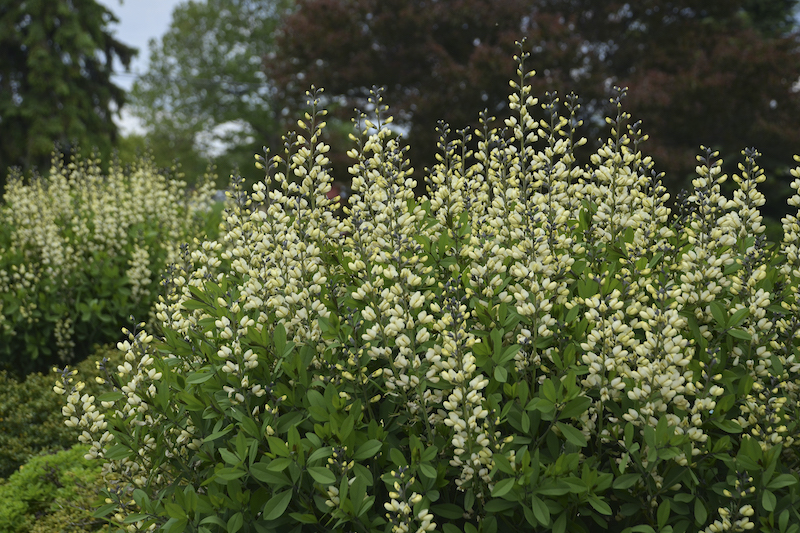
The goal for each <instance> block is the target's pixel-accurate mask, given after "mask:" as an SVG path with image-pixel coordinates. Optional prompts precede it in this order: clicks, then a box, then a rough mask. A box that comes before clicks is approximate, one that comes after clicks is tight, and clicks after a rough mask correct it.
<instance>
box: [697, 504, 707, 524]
mask: <svg viewBox="0 0 800 533" xmlns="http://www.w3.org/2000/svg"><path fill="white" fill-rule="evenodd" d="M706 518H708V511H707V510H706V505H705V504H704V503H703V500H701V499H700V498H695V500H694V520H695V523H696V524H698V525H701V526H702V525H703V524H705V523H706Z"/></svg>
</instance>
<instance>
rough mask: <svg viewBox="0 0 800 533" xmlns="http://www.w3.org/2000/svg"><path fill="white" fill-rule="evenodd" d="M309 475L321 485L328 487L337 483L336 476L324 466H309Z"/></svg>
mask: <svg viewBox="0 0 800 533" xmlns="http://www.w3.org/2000/svg"><path fill="white" fill-rule="evenodd" d="M308 473H309V474H311V477H312V478H314V481H316V482H317V483H319V484H321V485H326V486H327V485H333V484H334V483H336V476H334V475H333V472H331V471H330V470H328V469H327V468H325V467H324V466H309V467H308Z"/></svg>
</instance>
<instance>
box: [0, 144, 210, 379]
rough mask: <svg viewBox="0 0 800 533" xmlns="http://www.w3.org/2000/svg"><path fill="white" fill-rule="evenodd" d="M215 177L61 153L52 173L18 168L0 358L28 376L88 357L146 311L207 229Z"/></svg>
mask: <svg viewBox="0 0 800 533" xmlns="http://www.w3.org/2000/svg"><path fill="white" fill-rule="evenodd" d="M212 183H213V178H212V177H211V176H207V177H206V179H205V181H203V182H201V183H200V184H199V187H198V188H197V189H195V190H194V191H191V192H188V191H186V187H185V183H184V182H183V181H181V180H180V179H170V177H168V176H167V175H166V174H164V173H162V172H159V171H157V170H156V169H155V168H154V167H153V164H152V162H151V161H149V160H147V159H141V160H139V161H138V162H137V163H135V164H134V165H133V166H131V167H127V168H123V167H122V165H121V163H119V162H116V163H114V164H112V167H111V169H110V171H109V172H108V173H107V174H106V173H104V172H103V171H102V170H101V168H100V161H99V160H98V159H95V158H88V159H80V158H77V157H74V156H73V157H72V158H71V161H70V162H69V163H65V162H64V161H63V159H62V158H61V157H60V156H54V159H53V167H52V169H51V171H50V175H49V176H48V177H45V178H41V179H38V180H34V181H33V182H32V183H30V184H27V185H26V184H24V183H23V181H22V178H21V177H20V176H19V175H18V174H16V175H15V174H12V175H11V178H10V180H9V183H8V189H7V191H6V194H5V196H4V200H5V205H3V206H2V207H0V366H2V367H4V368H7V369H8V370H11V371H13V372H15V373H17V374H19V375H24V374H26V373H28V372H31V371H35V370H47V369H49V368H50V367H51V366H52V365H53V364H54V363H56V362H59V363H61V364H63V363H65V362H73V361H77V360H81V359H83V358H85V357H86V356H87V355H88V354H89V353H91V350H92V349H93V348H94V345H95V344H96V343H105V342H110V341H114V340H118V339H119V328H120V325H121V324H123V323H125V321H127V320H129V317H130V316H131V315H133V316H138V317H142V318H147V317H148V316H149V315H150V310H151V308H152V304H153V302H154V301H155V299H156V297H157V295H158V293H159V286H160V282H161V272H162V271H163V269H164V268H165V266H166V265H167V264H170V263H173V262H176V261H178V259H179V252H180V243H186V242H189V241H191V240H192V239H194V238H195V237H204V233H203V230H204V229H205V227H206V221H207V218H208V213H209V211H210V209H211V205H212V203H213V201H212V198H211V197H212V194H213V188H212Z"/></svg>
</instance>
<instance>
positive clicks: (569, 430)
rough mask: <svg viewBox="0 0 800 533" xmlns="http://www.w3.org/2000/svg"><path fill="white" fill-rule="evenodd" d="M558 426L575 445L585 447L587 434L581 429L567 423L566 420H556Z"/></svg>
mask: <svg viewBox="0 0 800 533" xmlns="http://www.w3.org/2000/svg"><path fill="white" fill-rule="evenodd" d="M556 426H558V429H560V430H561V433H562V434H563V435H564V438H566V439H567V441H569V442H571V443H572V444H574V445H575V446H578V447H580V448H583V447H584V446H586V436H585V435H584V434H583V433H581V431H580V430H579V429H577V428H575V427H573V426H570V425H568V424H565V423H564V422H556Z"/></svg>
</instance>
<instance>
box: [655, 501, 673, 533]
mask: <svg viewBox="0 0 800 533" xmlns="http://www.w3.org/2000/svg"><path fill="white" fill-rule="evenodd" d="M669 511H670V501H669V499H665V500H664V501H662V502H661V504H660V505H659V506H658V513H656V519H657V520H658V529H664V526H666V525H667V521H668V520H669Z"/></svg>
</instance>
